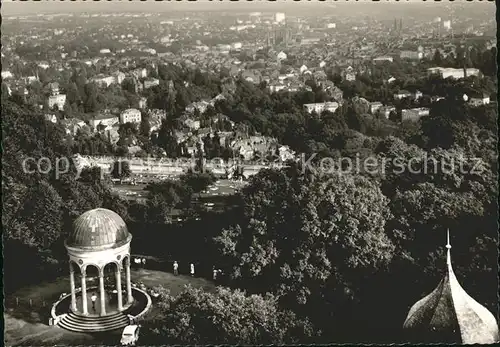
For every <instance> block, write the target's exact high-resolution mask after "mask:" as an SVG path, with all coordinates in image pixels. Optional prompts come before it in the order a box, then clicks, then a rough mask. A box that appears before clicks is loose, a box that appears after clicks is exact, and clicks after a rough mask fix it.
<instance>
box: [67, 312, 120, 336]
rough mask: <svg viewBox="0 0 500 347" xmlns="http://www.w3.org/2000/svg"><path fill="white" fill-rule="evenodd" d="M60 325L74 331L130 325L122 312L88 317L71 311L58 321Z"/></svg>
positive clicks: (110, 328)
mask: <svg viewBox="0 0 500 347" xmlns="http://www.w3.org/2000/svg"><path fill="white" fill-rule="evenodd" d="M58 325H59V326H60V327H61V328H63V329H66V330H69V331H73V332H79V333H97V332H103V331H110V330H117V329H123V328H124V327H126V326H127V325H129V319H128V317H127V316H126V315H125V314H123V313H122V312H117V313H113V314H110V315H107V316H104V317H88V316H82V315H77V314H74V313H69V314H67V315H66V317H64V318H63V319H62V320H61V321H60V322H59V323H58Z"/></svg>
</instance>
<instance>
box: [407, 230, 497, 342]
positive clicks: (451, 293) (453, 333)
mask: <svg viewBox="0 0 500 347" xmlns="http://www.w3.org/2000/svg"><path fill="white" fill-rule="evenodd" d="M446 248H448V254H447V271H446V275H445V277H444V278H443V279H442V280H441V282H440V283H439V285H438V286H437V288H436V289H434V291H433V292H432V293H430V294H429V295H427V296H426V297H424V298H423V299H421V300H419V301H418V302H417V303H416V304H414V305H413V307H412V308H411V309H410V311H409V313H408V316H407V318H406V320H405V322H404V325H403V328H404V329H405V330H406V332H407V335H408V337H409V338H410V339H411V338H412V337H413V338H415V339H416V340H417V341H411V342H426V343H431V342H439V343H463V344H474V343H480V344H486V343H495V342H498V341H499V336H498V325H497V322H496V319H495V317H494V316H493V314H492V313H491V312H489V311H488V310H487V309H486V308H485V307H484V306H482V305H481V304H479V303H478V302H477V301H476V300H474V299H473V298H472V297H470V296H469V295H468V294H467V293H466V292H465V290H464V289H463V288H462V286H461V285H460V284H459V283H458V280H457V278H456V276H455V274H454V272H453V268H452V266H451V256H450V248H451V246H450V244H449V236H448V244H447V245H446Z"/></svg>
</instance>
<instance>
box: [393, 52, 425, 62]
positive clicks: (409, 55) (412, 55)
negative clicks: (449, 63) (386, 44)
mask: <svg viewBox="0 0 500 347" xmlns="http://www.w3.org/2000/svg"><path fill="white" fill-rule="evenodd" d="M399 57H400V58H401V59H408V60H420V59H422V58H423V57H424V53H422V52H418V51H401V52H400V53H399Z"/></svg>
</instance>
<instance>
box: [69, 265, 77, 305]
mask: <svg viewBox="0 0 500 347" xmlns="http://www.w3.org/2000/svg"><path fill="white" fill-rule="evenodd" d="M69 285H70V287H71V311H73V312H76V311H77V309H76V290H75V271H74V270H73V266H72V265H71V262H70V263H69Z"/></svg>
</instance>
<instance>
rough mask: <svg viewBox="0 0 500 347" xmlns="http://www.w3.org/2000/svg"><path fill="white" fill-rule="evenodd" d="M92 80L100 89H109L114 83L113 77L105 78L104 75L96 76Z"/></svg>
mask: <svg viewBox="0 0 500 347" xmlns="http://www.w3.org/2000/svg"><path fill="white" fill-rule="evenodd" d="M92 80H93V81H94V82H95V83H96V84H97V85H99V86H101V87H109V86H110V85H112V84H113V83H115V81H116V79H115V77H114V76H105V75H98V76H96V77H94V78H93V79H92Z"/></svg>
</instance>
